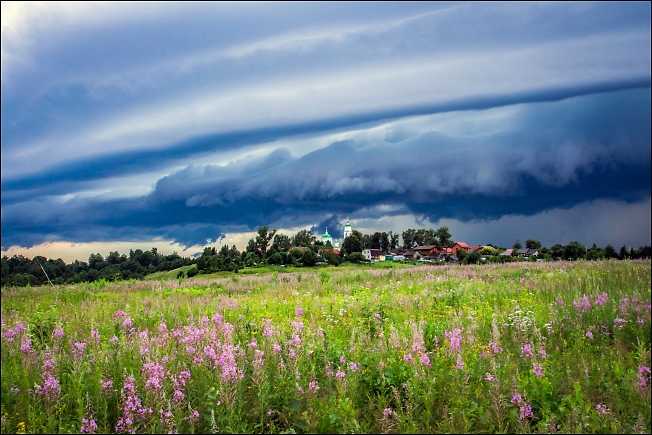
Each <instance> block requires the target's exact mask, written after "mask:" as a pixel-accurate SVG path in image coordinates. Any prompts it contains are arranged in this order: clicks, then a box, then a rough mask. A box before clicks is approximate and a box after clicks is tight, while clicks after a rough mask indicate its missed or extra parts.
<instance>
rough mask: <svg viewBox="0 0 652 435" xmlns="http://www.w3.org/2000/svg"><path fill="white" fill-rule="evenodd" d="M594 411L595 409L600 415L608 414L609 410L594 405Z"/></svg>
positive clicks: (602, 406) (600, 405)
mask: <svg viewBox="0 0 652 435" xmlns="http://www.w3.org/2000/svg"><path fill="white" fill-rule="evenodd" d="M595 409H597V410H598V412H599V413H600V414H609V408H607V407H606V406H604V405H603V404H598V405H595Z"/></svg>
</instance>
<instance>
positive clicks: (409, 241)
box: [401, 228, 418, 249]
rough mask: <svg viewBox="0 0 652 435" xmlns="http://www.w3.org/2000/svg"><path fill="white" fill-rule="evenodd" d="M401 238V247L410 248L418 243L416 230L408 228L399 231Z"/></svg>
mask: <svg viewBox="0 0 652 435" xmlns="http://www.w3.org/2000/svg"><path fill="white" fill-rule="evenodd" d="M401 237H402V238H403V249H412V248H414V247H415V246H417V245H418V243H417V240H416V239H417V230H415V229H413V228H408V229H407V230H405V231H403V232H402V233H401Z"/></svg>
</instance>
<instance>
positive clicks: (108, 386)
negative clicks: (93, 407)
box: [100, 379, 113, 393]
mask: <svg viewBox="0 0 652 435" xmlns="http://www.w3.org/2000/svg"><path fill="white" fill-rule="evenodd" d="M100 387H101V389H102V391H103V392H105V393H111V392H113V381H112V380H111V379H109V380H106V381H102V380H100Z"/></svg>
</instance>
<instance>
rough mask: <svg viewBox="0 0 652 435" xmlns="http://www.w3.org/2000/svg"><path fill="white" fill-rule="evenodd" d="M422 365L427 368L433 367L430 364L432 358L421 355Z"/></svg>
mask: <svg viewBox="0 0 652 435" xmlns="http://www.w3.org/2000/svg"><path fill="white" fill-rule="evenodd" d="M421 365H424V366H426V367H432V365H431V364H430V358H428V355H425V354H423V355H421Z"/></svg>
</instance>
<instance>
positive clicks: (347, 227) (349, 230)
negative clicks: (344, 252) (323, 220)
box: [321, 218, 353, 249]
mask: <svg viewBox="0 0 652 435" xmlns="http://www.w3.org/2000/svg"><path fill="white" fill-rule="evenodd" d="M351 234H353V228H352V227H351V223H350V222H349V218H346V224H345V225H344V239H346V238H347V237H349V236H350V235H351ZM344 239H342V240H344ZM321 242H322V243H323V244H324V245H325V244H326V242H330V244H331V246H332V247H333V248H335V249H340V241H339V240H337V239H333V236H331V235H330V234H328V227H326V232H325V233H324V235H323V236H321Z"/></svg>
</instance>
